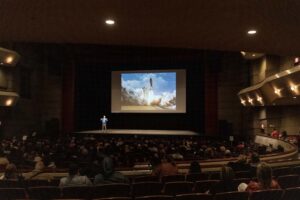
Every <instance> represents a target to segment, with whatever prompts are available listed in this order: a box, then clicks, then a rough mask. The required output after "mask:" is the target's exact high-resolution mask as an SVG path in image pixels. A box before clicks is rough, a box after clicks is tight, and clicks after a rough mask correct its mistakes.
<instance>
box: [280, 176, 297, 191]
mask: <svg viewBox="0 0 300 200" xmlns="http://www.w3.org/2000/svg"><path fill="white" fill-rule="evenodd" d="M277 180H278V183H279V185H280V186H281V188H283V189H286V188H290V187H297V186H298V183H299V176H298V175H286V176H279V177H278V178H277Z"/></svg>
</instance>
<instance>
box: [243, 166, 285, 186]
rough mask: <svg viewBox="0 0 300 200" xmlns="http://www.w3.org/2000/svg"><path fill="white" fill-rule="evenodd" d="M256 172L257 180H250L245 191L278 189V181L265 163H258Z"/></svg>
mask: <svg viewBox="0 0 300 200" xmlns="http://www.w3.org/2000/svg"><path fill="white" fill-rule="evenodd" d="M256 172H257V174H256V175H257V180H258V182H255V181H251V182H250V183H249V184H248V187H247V188H246V191H248V192H253V191H257V190H267V189H280V186H279V184H278V182H277V181H276V180H274V179H273V178H272V168H271V167H270V166H269V165H268V164H267V163H264V162H263V163H260V164H258V166H257V171H256Z"/></svg>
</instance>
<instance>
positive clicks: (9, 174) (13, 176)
mask: <svg viewBox="0 0 300 200" xmlns="http://www.w3.org/2000/svg"><path fill="white" fill-rule="evenodd" d="M18 178H19V176H18V171H17V167H16V165H14V164H12V163H10V164H8V165H7V166H6V169H5V171H4V174H3V175H2V176H1V177H0V180H18Z"/></svg>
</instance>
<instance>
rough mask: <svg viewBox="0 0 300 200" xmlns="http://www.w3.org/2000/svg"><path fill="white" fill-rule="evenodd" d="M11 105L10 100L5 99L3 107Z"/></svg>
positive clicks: (11, 101)
mask: <svg viewBox="0 0 300 200" xmlns="http://www.w3.org/2000/svg"><path fill="white" fill-rule="evenodd" d="M12 103H13V100H12V99H7V100H6V101H5V105H6V106H10V105H11V104H12Z"/></svg>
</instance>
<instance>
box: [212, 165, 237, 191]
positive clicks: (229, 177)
mask: <svg viewBox="0 0 300 200" xmlns="http://www.w3.org/2000/svg"><path fill="white" fill-rule="evenodd" d="M220 178H221V180H220V182H219V183H218V184H217V186H216V187H215V191H210V193H214V192H216V193H221V192H232V191H237V188H235V187H234V184H233V179H234V171H233V169H232V168H231V167H228V166H223V167H222V168H221V177H220Z"/></svg>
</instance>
